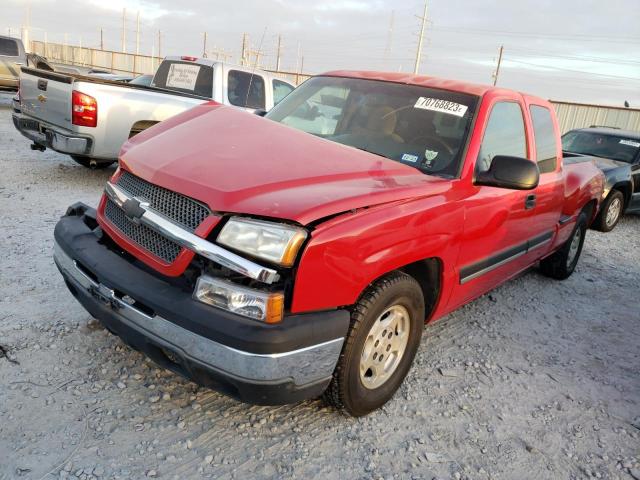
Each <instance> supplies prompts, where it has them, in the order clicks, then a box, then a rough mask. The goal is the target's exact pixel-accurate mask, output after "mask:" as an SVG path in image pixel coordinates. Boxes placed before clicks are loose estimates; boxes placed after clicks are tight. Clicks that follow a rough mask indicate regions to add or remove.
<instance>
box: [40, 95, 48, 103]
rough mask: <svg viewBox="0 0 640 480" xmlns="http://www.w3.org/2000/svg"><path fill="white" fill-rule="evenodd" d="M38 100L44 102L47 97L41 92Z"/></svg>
mask: <svg viewBox="0 0 640 480" xmlns="http://www.w3.org/2000/svg"><path fill="white" fill-rule="evenodd" d="M38 101H39V102H40V103H44V102H46V101H47V97H45V96H44V95H42V94H40V95H38Z"/></svg>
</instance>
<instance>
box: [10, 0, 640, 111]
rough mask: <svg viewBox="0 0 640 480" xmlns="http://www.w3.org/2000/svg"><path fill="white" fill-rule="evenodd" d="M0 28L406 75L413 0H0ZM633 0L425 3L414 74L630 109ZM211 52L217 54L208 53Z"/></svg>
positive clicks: (411, 59)
mask: <svg viewBox="0 0 640 480" xmlns="http://www.w3.org/2000/svg"><path fill="white" fill-rule="evenodd" d="M2 2H3V8H2V17H0V34H7V32H9V31H10V30H11V32H12V34H13V35H14V36H18V35H19V32H20V29H21V27H23V26H24V25H27V24H29V25H30V26H31V29H30V35H31V39H34V40H44V39H45V35H46V38H47V41H49V42H59V43H63V42H64V39H65V36H66V38H67V41H68V43H69V44H80V43H82V45H83V46H93V47H99V46H100V29H102V30H103V32H104V48H105V49H111V50H117V51H120V50H121V48H122V45H121V38H122V18H123V8H126V10H127V14H126V38H127V42H126V48H127V51H129V52H133V51H135V48H136V44H135V26H136V15H137V12H140V52H141V53H144V54H148V55H151V54H152V53H153V54H157V52H158V31H160V32H161V49H162V50H161V54H162V55H163V56H164V55H195V56H201V55H202V53H203V50H204V33H205V32H207V38H208V41H207V47H208V53H209V56H210V57H211V56H212V54H214V53H215V51H216V50H222V51H223V52H224V53H227V54H229V55H231V61H233V62H235V63H237V62H239V57H240V51H241V44H242V36H243V34H244V33H246V34H247V35H248V44H249V45H250V46H251V48H253V49H254V50H256V51H260V52H261V53H262V54H263V56H262V57H261V62H262V65H263V66H265V67H266V68H274V67H275V63H276V52H277V43H278V36H281V38H282V49H281V53H282V55H281V58H282V63H281V68H282V69H283V70H290V71H297V70H298V69H300V68H302V69H303V70H304V72H305V73H309V74H317V73H322V72H324V71H329V70H335V69H360V70H385V71H404V72H412V71H413V69H414V64H415V59H416V52H417V47H418V37H419V31H420V23H421V21H420V19H419V18H418V17H419V16H422V14H423V11H424V2H423V1H421V0H416V1H413V0H404V1H403V0H400V1H398V0H396V1H391V0H369V1H364V0H324V1H319V0H234V1H233V2H231V1H218V0H181V1H180V2H176V1H175V0H64V1H63V0H2ZM639 25H640V0H607V1H606V2H603V1H602V0H598V1H593V0H535V1H533V0H520V1H518V0H485V1H478V0H429V1H428V11H427V22H426V28H425V35H424V44H423V50H422V52H423V53H422V59H421V62H420V66H419V73H421V74H424V75H432V76H437V77H445V78H454V79H459V80H466V81H471V82H476V83H483V84H487V83H491V82H493V78H492V74H493V72H494V71H495V68H496V63H497V59H498V51H499V48H500V46H504V54H503V59H502V64H501V68H500V74H499V76H498V85H499V86H503V87H507V88H513V89H517V90H520V91H523V92H527V93H530V94H534V95H539V96H542V97H544V98H549V99H552V100H564V101H574V102H584V103H594V104H604V105H615V106H622V105H623V104H624V102H625V101H628V102H629V104H630V105H631V106H632V107H635V108H640V28H639ZM214 56H215V55H214Z"/></svg>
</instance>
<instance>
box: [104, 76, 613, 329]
mask: <svg viewBox="0 0 640 480" xmlns="http://www.w3.org/2000/svg"><path fill="white" fill-rule="evenodd" d="M329 75H334V76H345V77H355V78H367V79H376V80H382V81H390V82H398V83H410V84H415V85H423V86H428V87H433V88H443V89H447V90H454V91H460V92H464V93H470V94H473V95H477V96H480V97H481V101H480V103H479V107H478V112H477V114H476V120H475V123H474V129H473V131H472V134H471V138H470V140H469V144H468V148H467V152H466V156H465V158H464V163H463V168H462V172H461V175H460V178H457V179H454V180H446V179H442V178H438V177H434V176H428V175H424V174H422V173H421V172H419V171H418V170H415V169H413V168H411V167H408V166H405V165H402V164H400V163H397V162H394V161H392V160H387V159H384V158H382V157H379V156H376V155H373V154H369V153H366V152H363V151H360V150H356V149H353V148H350V147H346V146H343V145H339V144H336V143H332V142H330V141H327V140H323V139H320V138H317V137H314V136H312V135H308V134H306V133H303V132H299V131H297V130H294V129H291V128H289V127H286V126H284V125H280V124H277V123H274V122H271V121H269V120H265V119H263V118H260V117H258V116H254V115H250V114H248V113H246V112H242V111H239V110H235V109H232V108H229V107H224V106H220V105H218V104H212V103H210V104H205V105H201V106H198V107H195V108H194V109H192V110H190V111H189V112H186V113H184V114H181V115H178V116H177V117H173V118H172V119H170V120H168V121H166V122H162V123H161V124H159V125H158V126H156V127H153V128H151V129H149V130H147V131H145V132H143V133H142V134H140V135H138V136H136V137H134V138H133V139H132V140H131V141H130V142H128V143H127V144H126V145H125V146H124V147H123V150H122V156H121V166H122V168H126V169H127V170H130V171H131V172H132V173H134V174H136V175H138V176H140V177H142V178H144V179H145V180H147V181H149V182H152V183H155V184H157V185H160V186H162V187H165V188H168V189H170V190H175V191H177V192H180V193H183V194H185V195H188V196H190V197H193V198H196V199H198V200H200V201H202V202H204V203H206V204H208V205H209V207H210V208H211V209H212V210H213V211H216V212H220V213H239V214H243V215H247V216H251V215H254V216H260V217H269V218H273V219H281V220H284V221H289V222H295V223H299V224H301V225H309V228H310V230H311V235H310V240H309V241H308V243H307V244H306V246H305V248H304V251H303V252H302V253H301V255H300V259H299V263H298V266H297V270H296V277H295V283H294V292H293V299H292V307H291V310H292V311H293V312H296V313H297V312H305V311H312V310H321V309H331V308H336V307H341V306H345V305H351V304H353V303H354V302H355V301H356V300H357V298H358V297H359V296H360V294H361V293H362V291H363V290H364V289H365V288H366V287H367V285H369V284H370V283H371V282H372V281H374V280H376V279H377V278H379V277H381V276H382V275H384V274H385V273H388V272H390V271H392V270H394V269H397V268H400V267H403V266H405V265H407V264H410V263H413V262H416V261H418V260H422V259H425V258H437V259H439V261H440V263H441V265H442V277H441V293H440V298H439V301H438V304H437V307H436V309H435V311H434V312H433V314H432V315H431V316H430V318H431V319H436V318H439V317H441V316H443V315H445V314H446V313H448V312H450V311H452V310H453V309H455V308H457V307H458V306H460V305H462V304H464V303H466V302H468V301H469V300H471V299H473V298H475V297H477V296H478V295H481V294H482V293H485V292H486V291H488V290H490V289H492V288H494V287H495V286H497V285H498V284H500V283H502V282H504V281H505V280H507V279H509V278H512V277H513V276H515V275H517V274H518V273H519V272H521V271H522V270H524V269H526V268H528V267H529V266H530V265H532V264H533V263H534V262H536V261H537V260H539V259H540V258H541V257H542V256H545V255H548V254H550V253H551V252H552V251H553V250H554V249H555V248H557V246H558V245H560V244H561V243H562V242H564V241H565V240H566V238H567V237H568V236H569V234H570V232H571V230H572V229H573V226H574V225H575V221H576V218H577V215H578V213H579V212H580V211H581V209H582V208H583V207H584V206H585V205H586V204H587V203H588V202H589V201H593V200H595V201H596V204H598V203H599V200H600V196H601V191H602V185H603V179H602V175H601V174H600V173H599V171H598V170H597V169H596V167H595V166H592V165H590V164H580V165H572V166H571V167H569V168H567V167H564V166H563V165H562V154H561V151H560V142H559V141H558V150H557V155H558V167H557V169H556V171H555V172H551V173H547V174H544V175H541V180H540V185H539V186H538V187H537V188H536V189H535V190H533V191H513V190H506V189H498V188H493V187H480V186H475V185H474V184H473V172H474V167H475V159H476V157H477V156H478V152H479V148H480V144H481V141H482V137H483V134H484V129H485V127H486V123H487V121H488V116H489V113H490V111H491V108H492V106H493V105H494V104H495V102H497V101H501V100H509V101H513V102H517V103H518V104H520V106H521V108H522V110H523V115H524V119H525V127H526V134H527V139H528V157H529V158H531V159H535V156H536V151H535V142H534V141H533V136H532V135H533V129H532V124H531V119H530V117H529V109H528V107H529V105H531V104H536V105H541V106H545V107H547V108H549V109H550V110H551V111H552V112H553V108H552V107H551V105H550V104H549V103H548V102H547V101H545V100H541V99H538V98H535V97H531V96H525V95H522V94H519V93H516V92H513V91H509V90H505V89H498V88H492V87H486V86H479V85H472V84H467V83H462V82H456V81H450V80H441V79H432V78H427V77H418V76H414V75H406V74H380V73H375V72H332V73H330V74H329ZM555 130H556V134H557V136H558V137H559V130H558V126H557V121H556V124H555ZM532 161H533V160H532ZM531 193H535V194H536V195H537V197H538V204H537V205H536V207H535V208H534V209H532V210H525V209H524V208H523V207H524V199H525V197H526V196H527V195H529V194H531ZM594 213H595V212H594ZM331 216H333V217H332V218H330V219H327V217H331ZM561 216H570V217H571V220H570V221H569V222H568V223H566V224H565V225H564V226H562V227H560V225H559V220H560V218H561ZM99 221H100V223H101V225H103V228H105V231H107V233H109V234H112V233H113V230H112V229H110V228H109V227H108V225H107V224H106V222H105V220H104V218H103V217H102V216H99ZM211 228H212V226H211ZM208 231H210V228H209V230H207V231H206V232H204V231H203V232H201V233H202V236H206V233H208ZM545 232H552V234H553V238H552V242H551V243H548V244H546V245H545V246H544V247H541V248H539V249H536V250H533V251H531V252H529V253H527V254H525V255H523V256H521V257H519V258H518V259H516V260H513V261H511V262H509V263H506V264H505V265H503V266H500V267H498V268H496V269H495V270H493V271H491V272H489V273H487V274H485V275H482V276H480V277H478V278H477V279H475V280H471V281H469V282H467V283H465V284H464V285H461V284H460V270H461V268H463V267H465V266H468V265H471V264H474V263H476V262H478V261H480V260H483V259H485V258H487V257H489V256H491V255H494V254H495V253H496V252H499V251H501V250H504V249H506V248H507V247H511V246H514V245H516V244H519V243H522V242H525V241H526V240H528V239H530V238H532V237H535V236H536V235H539V234H543V233H545ZM199 234H200V233H199ZM115 240H116V241H117V242H118V243H119V244H120V245H121V246H122V247H123V248H126V249H127V250H129V251H131V252H132V253H133V254H134V255H136V256H137V257H138V258H141V259H142V260H144V261H145V262H147V263H148V264H149V265H152V266H154V268H156V269H158V270H159V271H161V272H163V273H165V274H167V275H177V274H180V273H181V271H182V270H181V269H184V268H185V267H186V264H187V263H188V261H189V260H190V257H188V256H187V254H185V256H184V257H182V256H181V258H180V260H179V261H177V262H176V264H174V265H171V266H166V265H158V263H157V259H156V260H154V259H150V258H147V257H148V254H146V253H145V252H141V251H140V249H138V248H136V247H135V246H133V245H131V244H130V243H129V242H128V241H127V240H126V239H122V238H119V237H117V236H116V238H115ZM183 253H184V252H183ZM178 264H179V265H178Z"/></svg>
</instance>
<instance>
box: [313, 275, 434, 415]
mask: <svg viewBox="0 0 640 480" xmlns="http://www.w3.org/2000/svg"><path fill="white" fill-rule="evenodd" d="M397 306H400V307H401V308H404V309H405V311H406V312H407V313H408V316H409V326H408V329H407V331H408V336H409V338H408V341H407V344H406V347H405V348H404V353H403V354H402V355H400V356H399V361H398V363H397V365H396V367H395V370H393V371H392V373H390V376H389V377H388V378H387V379H386V381H385V382H384V383H382V384H381V385H380V386H378V387H377V388H373V389H372V388H367V387H366V386H365V385H364V384H363V382H362V379H361V375H360V358H361V356H362V352H363V349H364V346H365V341H366V340H367V337H368V336H369V333H370V330H371V329H372V327H373V325H374V323H375V322H377V321H378V320H379V319H380V317H381V316H382V314H384V313H385V312H386V311H387V310H388V309H389V308H392V307H393V308H396V307H397ZM424 319H425V307H424V297H423V295H422V290H421V288H420V285H419V284H418V282H417V281H416V280H415V279H414V278H413V277H411V276H409V275H406V274H404V273H402V272H393V273H390V274H389V275H387V276H385V277H383V278H381V279H380V280H378V281H376V282H375V283H373V284H372V285H371V286H370V287H369V288H368V289H367V290H366V291H365V292H364V294H363V295H362V297H361V298H360V300H359V301H358V303H356V305H355V306H354V308H353V310H352V312H351V328H350V329H349V333H348V334H347V338H346V340H345V343H344V346H343V347H342V352H341V354H340V358H339V360H338V364H337V366H336V369H335V371H334V373H333V378H332V380H331V383H330V384H329V387H328V388H327V390H326V391H325V393H324V398H325V401H326V402H327V403H329V404H331V405H333V406H335V407H337V408H340V409H342V410H344V411H345V412H347V413H348V414H350V415H352V416H354V417H360V416H362V415H366V414H368V413H370V412H371V411H373V410H376V409H377V408H380V407H381V406H382V405H384V404H385V403H386V402H387V401H389V399H390V398H391V397H392V396H393V395H394V393H395V392H396V390H398V388H399V387H400V385H401V384H402V382H403V380H404V378H405V377H406V375H407V373H408V371H409V368H411V364H412V363H413V359H414V357H415V355H416V351H417V350H418V346H419V345H420V337H421V336H422V329H423V328H424ZM385 332H386V330H385ZM396 335H397V332H396ZM382 338H385V339H386V338H387V337H386V335H385V334H383V337H382ZM389 338H391V337H389ZM385 341H386V340H385ZM376 345H377V344H376ZM387 351H388V349H387ZM373 358H374V359H375V356H374V357H373ZM365 375H366V373H365Z"/></svg>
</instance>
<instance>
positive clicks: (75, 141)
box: [12, 112, 92, 156]
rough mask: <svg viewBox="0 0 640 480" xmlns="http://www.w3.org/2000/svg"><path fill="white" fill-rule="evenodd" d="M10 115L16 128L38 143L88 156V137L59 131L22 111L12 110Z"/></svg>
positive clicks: (89, 145) (89, 143) (68, 152)
mask: <svg viewBox="0 0 640 480" xmlns="http://www.w3.org/2000/svg"><path fill="white" fill-rule="evenodd" d="M12 116H13V125H14V126H15V127H16V129H17V130H18V131H19V132H20V133H21V134H22V135H24V136H25V137H27V138H28V139H29V140H31V141H32V142H34V143H37V144H38V145H42V146H43V147H47V148H50V149H51V150H55V151H56V152H60V153H66V154H68V155H82V156H88V155H90V153H91V145H92V141H91V139H90V138H86V137H80V136H76V135H72V134H70V133H68V132H64V131H61V130H59V129H57V128H55V127H53V126H51V125H48V124H45V123H42V122H39V121H38V120H35V119H33V118H31V117H28V116H26V115H24V114H22V113H18V112H14V113H13V114H12Z"/></svg>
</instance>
